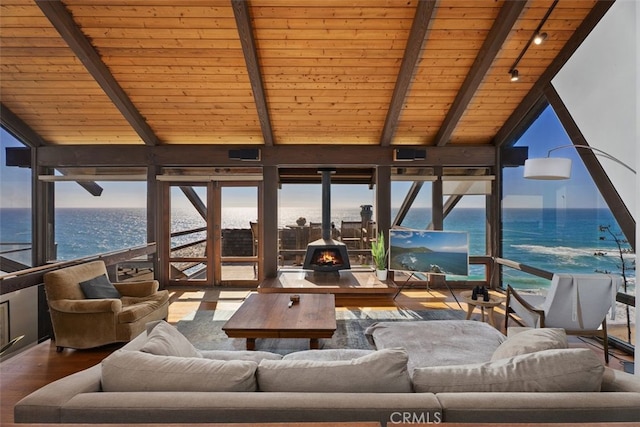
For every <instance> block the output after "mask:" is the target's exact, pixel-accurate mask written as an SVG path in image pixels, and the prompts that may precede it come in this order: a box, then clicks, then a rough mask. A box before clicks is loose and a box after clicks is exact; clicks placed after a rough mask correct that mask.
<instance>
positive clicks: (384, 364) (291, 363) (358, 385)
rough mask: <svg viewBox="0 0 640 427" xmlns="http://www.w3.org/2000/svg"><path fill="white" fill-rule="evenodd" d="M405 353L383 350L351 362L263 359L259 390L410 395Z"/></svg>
mask: <svg viewBox="0 0 640 427" xmlns="http://www.w3.org/2000/svg"><path fill="white" fill-rule="evenodd" d="M407 360H408V356H407V352H406V351H405V350H404V349H402V348H394V349H384V350H379V351H375V352H373V353H371V354H369V355H366V356H362V357H359V358H356V359H352V360H337V361H319V360H284V359H283V360H263V361H261V362H260V364H259V365H258V372H257V377H258V388H259V389H260V390H261V391H284V392H318V393H327V392H328V393H410V392H411V380H410V378H409V373H408V372H407Z"/></svg>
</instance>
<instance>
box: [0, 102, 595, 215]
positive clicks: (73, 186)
mask: <svg viewBox="0 0 640 427" xmlns="http://www.w3.org/2000/svg"><path fill="white" fill-rule="evenodd" d="M566 144H571V141H570V140H569V138H568V136H567V135H566V132H565V131H564V129H563V128H562V126H561V125H560V123H559V121H558V119H557V117H556V116H555V113H554V112H553V110H552V109H551V108H550V107H549V108H547V109H546V110H545V111H544V112H543V113H542V114H541V115H540V117H539V118H538V120H536V122H534V124H533V125H532V126H531V127H530V128H529V130H528V131H527V132H526V133H525V134H524V135H523V136H522V137H521V138H520V140H519V141H518V143H517V144H516V145H517V146H528V147H529V157H544V156H546V155H547V151H548V149H549V148H551V147H557V146H560V145H566ZM0 146H1V148H2V150H1V151H2V152H1V153H0V162H1V165H0V207H2V208H7V207H29V206H30V194H31V189H30V170H29V169H22V168H16V167H7V166H6V152H5V149H6V148H7V147H20V146H22V144H21V143H19V142H18V141H16V140H15V139H14V138H13V137H12V136H11V135H10V134H9V133H7V132H6V131H5V130H0ZM556 153H557V154H556ZM553 156H554V157H555V156H562V157H570V158H572V159H573V166H572V179H570V180H568V181H533V180H525V179H523V178H522V171H523V167H517V168H507V169H505V171H504V186H505V187H504V192H505V199H504V202H503V204H504V207H537V208H540V207H549V208H563V207H573V208H585V207H603V206H604V204H603V203H604V202H603V201H602V198H601V197H600V195H599V193H598V191H597V189H596V188H595V186H594V184H593V181H592V180H591V177H590V176H589V174H588V173H587V171H586V169H585V168H584V166H583V165H582V161H581V160H580V158H579V157H578V155H577V153H576V150H575V149H573V148H569V149H563V150H559V151H556V152H554V154H553ZM99 184H100V186H102V187H103V188H104V191H103V193H102V195H101V196H99V197H95V196H92V195H90V194H89V193H88V192H86V191H85V190H84V189H82V188H81V187H80V186H79V185H78V184H77V183H75V182H58V183H56V190H55V194H56V206H57V207H60V208H62V207H96V208H99V207H140V208H144V207H145V206H146V194H145V189H146V183H145V182H99ZM410 185H411V183H409V182H395V183H393V185H392V206H393V207H398V206H400V204H401V203H402V199H403V198H404V196H405V194H406V192H407V190H408V188H409V187H410ZM423 188H425V189H426V190H423V191H422V192H421V193H420V196H419V197H418V200H417V201H416V204H415V206H416V207H424V206H429V204H430V197H431V196H430V190H429V186H428V185H425V187H423ZM248 191H249V192H247V191H243V190H237V191H235V194H234V196H235V198H234V196H231V195H229V196H228V198H227V200H228V201H229V203H230V204H233V205H234V206H243V205H246V204H247V195H250V197H251V198H253V197H254V196H252V195H254V194H255V190H248ZM252 191H253V193H252ZM228 194H231V193H228ZM279 197H280V200H279V202H280V205H281V206H283V207H304V206H312V207H315V206H317V205H318V203H319V200H320V197H321V186H320V185H302V184H300V185H293V184H292V185H285V186H283V188H282V189H281V190H280V195H279ZM466 199H467V200H466V201H465V198H463V202H462V203H461V204H460V205H458V207H478V205H479V204H480V205H481V204H482V203H484V198H483V197H481V196H477V197H471V198H469V197H467V198H466ZM374 200H375V191H374V190H369V188H368V186H367V185H342V184H341V185H333V186H332V201H331V204H332V207H335V208H349V207H353V208H354V209H358V210H359V207H360V205H364V204H370V205H373V204H374ZM253 203H255V202H252V201H250V202H249V206H251V205H252V204H253Z"/></svg>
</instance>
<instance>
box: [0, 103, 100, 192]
mask: <svg viewBox="0 0 640 427" xmlns="http://www.w3.org/2000/svg"><path fill="white" fill-rule="evenodd" d="M0 123H2V127H4V128H5V129H6V130H7V131H8V132H9V133H10V134H11V135H13V137H14V138H16V139H17V140H18V141H20V142H22V143H23V144H24V145H26V146H27V147H29V148H38V147H43V146H45V145H47V142H46V141H45V140H44V139H43V138H42V137H41V136H40V135H38V133H37V132H36V131H34V130H33V129H31V127H30V126H29V125H27V124H26V123H25V122H24V121H23V120H22V119H21V118H20V117H18V116H16V115H15V114H14V113H13V111H11V110H10V109H9V108H7V106H6V105H4V104H0ZM58 171H59V172H60V173H62V174H63V175H66V174H67V171H65V170H64V169H58ZM78 185H80V186H81V187H82V188H84V189H85V190H87V191H88V192H89V193H90V194H91V195H93V196H99V195H100V194H102V187H100V186H99V185H98V184H97V183H95V182H91V181H89V182H80V181H78Z"/></svg>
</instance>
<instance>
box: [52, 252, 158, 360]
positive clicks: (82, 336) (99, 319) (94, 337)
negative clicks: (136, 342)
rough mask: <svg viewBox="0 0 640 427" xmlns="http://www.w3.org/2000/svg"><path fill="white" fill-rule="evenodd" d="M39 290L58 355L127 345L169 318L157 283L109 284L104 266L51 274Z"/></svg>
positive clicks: (76, 267)
mask: <svg viewBox="0 0 640 427" xmlns="http://www.w3.org/2000/svg"><path fill="white" fill-rule="evenodd" d="M44 288H45V292H46V295H47V303H48V304H49V313H50V315H51V323H52V325H53V333H54V339H55V342H56V350H57V351H58V352H61V351H62V350H63V348H65V347H69V348H77V349H86V348H93V347H99V346H102V345H106V344H111V343H116V342H128V341H130V340H131V339H133V338H135V337H136V336H138V335H139V334H140V333H141V332H143V331H144V330H145V325H146V323H147V322H151V321H154V320H161V319H166V318H167V315H168V313H169V293H168V292H167V291H166V290H163V291H159V290H158V281H157V280H147V281H140V282H123V283H110V282H109V279H108V276H107V270H106V267H105V264H104V262H103V261H92V262H87V263H84V264H78V265H74V266H71V267H65V268H61V269H58V270H54V271H50V272H48V273H46V274H45V275H44Z"/></svg>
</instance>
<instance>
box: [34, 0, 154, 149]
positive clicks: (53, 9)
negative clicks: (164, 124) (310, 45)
mask: <svg viewBox="0 0 640 427" xmlns="http://www.w3.org/2000/svg"><path fill="white" fill-rule="evenodd" d="M36 4H37V5H38V7H40V9H41V10H42V12H43V13H44V14H45V16H46V17H47V19H49V21H50V22H51V24H53V26H54V27H55V28H56V30H57V31H58V32H59V33H60V35H61V36H62V38H63V39H64V41H65V42H66V43H67V45H68V46H69V48H71V50H72V51H73V53H74V54H75V55H76V56H77V57H78V59H79V60H80V61H81V62H82V64H83V65H84V66H85V68H86V69H87V71H89V73H90V74H91V75H92V76H93V78H94V79H95V80H96V82H97V83H98V84H99V85H100V87H102V90H104V91H105V93H106V94H107V96H108V97H109V98H110V99H111V101H112V102H113V103H114V105H115V106H116V107H117V108H118V110H119V111H120V112H121V113H122V115H123V116H124V118H125V119H126V120H127V121H128V122H129V124H130V125H131V127H132V128H133V129H134V130H135V131H136V132H137V134H138V135H139V136H140V138H141V139H142V140H143V141H144V143H145V144H146V145H158V144H159V143H160V139H159V138H158V137H157V136H156V134H155V133H154V132H153V130H152V129H151V127H149V125H148V124H147V122H146V121H145V119H144V117H142V114H140V112H139V111H138V109H137V108H136V107H135V105H134V104H133V102H132V101H131V99H130V98H129V96H128V95H127V94H126V93H125V91H124V90H123V89H122V87H121V86H120V85H119V84H118V82H117V81H116V79H115V78H114V77H113V75H112V74H111V72H110V71H109V69H108V68H107V66H106V65H105V63H104V62H103V61H102V59H101V58H100V55H99V54H98V52H96V50H95V48H94V47H93V45H92V44H91V42H89V40H88V39H87V37H86V36H85V35H84V34H83V33H82V31H81V30H80V28H78V26H77V25H76V23H75V21H74V20H73V17H72V16H71V14H70V13H69V11H68V10H67V8H66V7H65V6H64V4H62V2H61V1H59V0H36Z"/></svg>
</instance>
